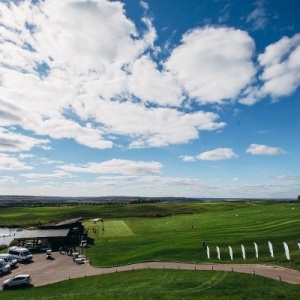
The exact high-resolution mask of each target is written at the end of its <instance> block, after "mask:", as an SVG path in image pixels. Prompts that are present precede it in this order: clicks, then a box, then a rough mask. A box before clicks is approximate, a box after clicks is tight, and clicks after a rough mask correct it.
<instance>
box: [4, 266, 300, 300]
mask: <svg viewBox="0 0 300 300" xmlns="http://www.w3.org/2000/svg"><path fill="white" fill-rule="evenodd" d="M1 297H3V299H5V300H23V299H26V300H46V299H47V300H55V299H58V300H61V299H63V300H91V299H93V300H94V299H200V298H201V299H206V300H209V299H224V300H225V299H226V300H227V299H289V300H293V299H299V286H297V285H291V284H286V283H283V282H279V281H275V280H269V279H266V278H263V277H259V276H255V277H253V276H251V275H245V274H237V273H232V272H219V271H218V272H216V271H183V270H180V271H178V270H143V271H138V270H136V271H129V272H122V273H114V274H108V275H101V276H92V277H86V278H81V279H71V280H68V281H63V282H59V283H55V284H51V285H47V286H44V287H37V288H34V289H32V288H31V289H30V288H27V289H22V290H20V289H19V290H7V291H3V292H0V298H1Z"/></svg>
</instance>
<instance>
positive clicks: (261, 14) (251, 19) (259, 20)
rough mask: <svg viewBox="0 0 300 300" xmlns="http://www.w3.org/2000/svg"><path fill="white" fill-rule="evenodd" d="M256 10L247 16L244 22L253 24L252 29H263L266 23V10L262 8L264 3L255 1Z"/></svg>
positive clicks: (260, 0)
mask: <svg viewBox="0 0 300 300" xmlns="http://www.w3.org/2000/svg"><path fill="white" fill-rule="evenodd" d="M255 4H256V8H255V9H254V10H253V11H252V12H251V13H250V14H249V15H248V16H247V18H246V22H248V23H252V24H253V29H254V30H258V29H264V28H265V27H266V25H267V23H268V18H267V13H266V9H265V7H264V5H265V1H264V0H258V1H256V3H255Z"/></svg>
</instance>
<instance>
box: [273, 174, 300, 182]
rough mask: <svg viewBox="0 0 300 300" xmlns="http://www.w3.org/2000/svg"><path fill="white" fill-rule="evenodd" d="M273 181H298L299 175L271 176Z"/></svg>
mask: <svg viewBox="0 0 300 300" xmlns="http://www.w3.org/2000/svg"><path fill="white" fill-rule="evenodd" d="M272 178H273V179H277V180H296V181H299V180H300V175H274V176H272Z"/></svg>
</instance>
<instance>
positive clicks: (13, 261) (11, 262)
mask: <svg viewBox="0 0 300 300" xmlns="http://www.w3.org/2000/svg"><path fill="white" fill-rule="evenodd" d="M0 259H3V260H4V261H5V262H6V263H7V264H9V265H10V267H11V268H14V267H15V266H16V265H17V260H16V259H15V258H13V257H12V256H11V255H10V254H8V253H0Z"/></svg>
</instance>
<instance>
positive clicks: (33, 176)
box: [21, 171, 73, 181]
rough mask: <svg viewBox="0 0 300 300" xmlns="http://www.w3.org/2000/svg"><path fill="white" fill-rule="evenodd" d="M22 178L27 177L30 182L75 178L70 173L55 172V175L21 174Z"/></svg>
mask: <svg viewBox="0 0 300 300" xmlns="http://www.w3.org/2000/svg"><path fill="white" fill-rule="evenodd" d="M21 176H22V177H25V178H27V179H30V180H35V181H36V180H43V179H45V180H48V179H61V178H72V177H73V176H72V175H71V174H70V173H67V172H63V171H55V172H53V173H25V174H21Z"/></svg>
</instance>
